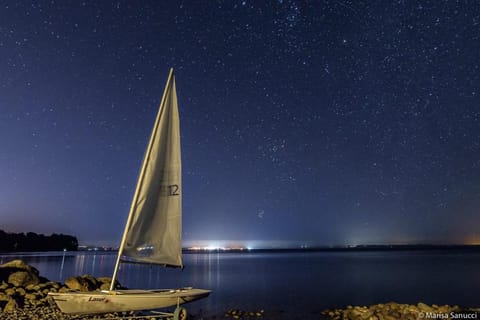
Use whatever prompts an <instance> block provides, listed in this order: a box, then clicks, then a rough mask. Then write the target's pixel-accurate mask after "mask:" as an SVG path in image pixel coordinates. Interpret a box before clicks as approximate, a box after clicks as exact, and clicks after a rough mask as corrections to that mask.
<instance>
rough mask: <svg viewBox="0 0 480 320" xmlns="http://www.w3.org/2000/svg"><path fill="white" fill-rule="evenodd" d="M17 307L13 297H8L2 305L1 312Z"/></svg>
mask: <svg viewBox="0 0 480 320" xmlns="http://www.w3.org/2000/svg"><path fill="white" fill-rule="evenodd" d="M17 308H18V304H17V302H16V301H15V300H14V299H10V300H9V301H8V302H7V304H6V305H5V306H4V307H3V312H13V311H15V309H17Z"/></svg>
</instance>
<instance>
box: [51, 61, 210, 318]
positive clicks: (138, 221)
mask: <svg viewBox="0 0 480 320" xmlns="http://www.w3.org/2000/svg"><path fill="white" fill-rule="evenodd" d="M181 231H182V188H181V157H180V125H179V115H178V104H177V93H176V88H175V77H174V74H173V69H170V73H169V76H168V80H167V84H166V86H165V91H164V93H163V97H162V101H161V103H160V107H159V110H158V114H157V117H156V119H155V124H154V126H153V130H152V133H151V136H150V140H149V143H148V147H147V150H146V153H145V156H144V160H143V164H142V167H141V169H140V174H139V177H138V181H137V186H136V189H135V193H134V195H133V200H132V204H131V206H130V211H129V214H128V218H127V222H126V224H125V230H124V232H123V237H122V241H121V243H120V247H119V250H118V255H117V259H116V263H115V267H114V270H113V276H112V282H111V285H110V290H105V291H91V292H79V291H70V292H63V293H61V292H50V293H49V295H50V296H51V297H52V298H53V300H54V301H55V303H56V304H57V306H58V307H59V309H60V310H61V311H62V312H64V313H69V314H90V313H109V312H122V311H139V310H153V309H161V308H166V307H171V306H177V308H176V309H175V317H174V318H178V317H179V314H180V313H182V314H183V316H181V317H180V318H182V317H183V318H184V316H185V315H186V311H185V309H183V308H180V307H179V305H180V304H183V303H186V302H191V301H194V300H198V299H201V298H204V297H207V296H208V295H209V294H210V290H204V289H194V288H191V287H188V288H180V289H155V290H115V288H114V284H115V280H116V278H117V272H118V269H119V266H120V263H122V262H135V263H148V264H157V265H163V266H169V267H180V268H181V267H183V262H182V238H181Z"/></svg>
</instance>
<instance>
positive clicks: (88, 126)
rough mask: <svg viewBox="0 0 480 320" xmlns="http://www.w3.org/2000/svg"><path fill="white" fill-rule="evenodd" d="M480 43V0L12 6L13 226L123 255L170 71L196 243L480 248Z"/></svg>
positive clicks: (0, 160)
mask: <svg viewBox="0 0 480 320" xmlns="http://www.w3.org/2000/svg"><path fill="white" fill-rule="evenodd" d="M479 37H480V3H479V2H478V1H473V0H472V1H440V0H433V1H395V2H394V1H346V0H336V1H287V0H277V1H253V0H249V1H247V0H245V1H242V0H240V1H193V0H192V1H114V2H110V1H85V2H82V1H51V2H47V1H39V2H35V3H34V4H32V3H31V2H29V1H11V2H3V3H2V4H1V6H0V229H4V230H8V231H12V232H13V231H14V232H27V231H34V232H39V233H48V234H49V233H52V232H57V233H61V232H63V233H69V234H73V235H76V236H77V237H78V238H79V241H80V243H83V244H98V243H99V244H117V243H118V241H119V239H120V237H121V233H122V231H123V225H124V223H125V220H126V217H127V213H128V208H129V206H130V201H131V198H132V195H133V191H134V188H135V183H136V179H137V175H138V172H139V169H140V165H141V161H142V158H143V154H144V151H145V148H146V145H147V142H148V137H149V134H150V131H151V128H152V126H153V122H154V117H155V115H156V112H157V110H158V105H159V102H160V99H161V96H162V93H163V88H164V85H165V81H166V79H167V76H168V71H169V68H170V67H173V68H174V69H175V74H176V83H177V94H178V100H179V108H180V116H181V130H182V159H183V169H184V171H183V190H184V203H183V207H184V225H183V229H184V230H183V231H184V234H183V237H184V239H185V240H187V243H188V242H190V243H195V242H196V241H198V240H232V241H233V242H237V243H243V244H245V245H249V246H255V245H259V244H274V245H279V244H291V243H294V244H302V243H305V244H312V245H313V244H316V245H343V244H372V243H480V229H479V227H478V226H479V224H480V214H479V208H480V89H479V85H480V76H479V74H480V67H479V66H480V62H479V61H480V38H479ZM258 240H262V241H263V242H258ZM212 243H213V242H212Z"/></svg>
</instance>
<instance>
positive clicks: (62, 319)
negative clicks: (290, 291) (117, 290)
mask: <svg viewBox="0 0 480 320" xmlns="http://www.w3.org/2000/svg"><path fill="white" fill-rule="evenodd" d="M187 310H188V305H187ZM121 317H123V319H129V318H128V317H135V319H137V320H151V319H152V317H151V315H147V314H145V313H143V314H142V313H139V312H137V313H133V312H123V313H109V314H89V315H68V314H64V313H62V312H60V310H59V309H58V308H57V307H56V306H54V305H44V306H38V307H32V306H28V307H26V308H20V309H15V310H13V311H11V312H0V319H2V320H21V319H25V320H27V319H28V320H43V319H57V320H74V319H78V320H80V319H81V320H84V319H85V320H86V319H98V320H100V319H122V318H121ZM188 319H191V320H201V319H202V320H218V319H234V320H237V319H238V320H240V319H246V320H253V319H264V320H277V319H278V320H280V319H331V320H339V319H349V320H365V319H369V320H396V319H407V320H420V319H480V308H460V307H459V306H448V305H443V306H437V305H431V306H430V305H426V304H423V303H421V302H419V303H418V304H417V305H410V304H398V303H395V302H389V303H385V304H375V305H371V306H347V307H346V308H342V309H327V310H323V311H321V312H320V313H305V312H304V313H302V312H299V313H296V314H286V313H283V312H282V311H276V310H267V311H264V310H258V311H248V310H241V309H230V310H227V311H226V312H225V313H222V314H217V315H210V316H204V315H203V314H202V312H200V313H193V314H189V316H188Z"/></svg>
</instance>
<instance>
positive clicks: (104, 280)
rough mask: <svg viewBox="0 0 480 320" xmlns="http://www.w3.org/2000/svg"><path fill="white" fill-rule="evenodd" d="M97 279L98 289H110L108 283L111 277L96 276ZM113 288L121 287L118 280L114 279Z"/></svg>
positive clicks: (110, 281)
mask: <svg viewBox="0 0 480 320" xmlns="http://www.w3.org/2000/svg"><path fill="white" fill-rule="evenodd" d="M97 281H98V282H99V287H98V288H99V289H100V290H110V283H112V278H110V277H98V278H97ZM114 288H115V289H121V288H122V286H121V285H120V282H118V281H117V280H115V285H114Z"/></svg>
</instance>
